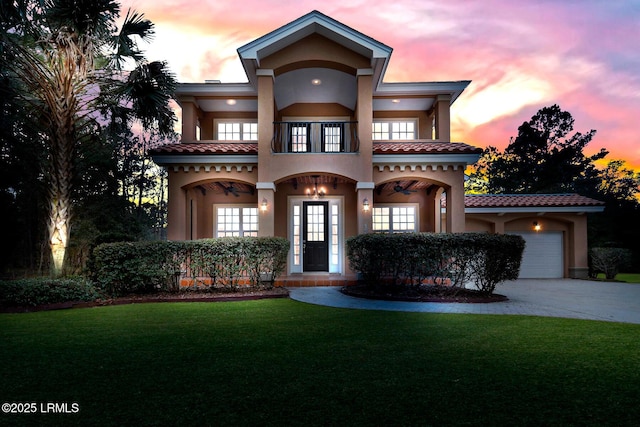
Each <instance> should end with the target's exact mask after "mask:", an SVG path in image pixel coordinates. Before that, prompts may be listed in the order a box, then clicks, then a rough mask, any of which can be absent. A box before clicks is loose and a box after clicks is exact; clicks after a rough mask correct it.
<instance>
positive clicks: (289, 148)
mask: <svg viewBox="0 0 640 427" xmlns="http://www.w3.org/2000/svg"><path fill="white" fill-rule="evenodd" d="M359 149H360V140H359V139H358V122H273V139H272V140H271V151H272V152H274V153H295V154H305V153H357V152H358V150H359Z"/></svg>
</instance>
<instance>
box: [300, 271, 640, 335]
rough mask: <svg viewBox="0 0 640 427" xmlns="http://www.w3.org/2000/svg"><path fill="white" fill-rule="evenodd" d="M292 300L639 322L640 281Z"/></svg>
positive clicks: (303, 294) (313, 291)
mask: <svg viewBox="0 0 640 427" xmlns="http://www.w3.org/2000/svg"><path fill="white" fill-rule="evenodd" d="M289 291H290V297H291V299H293V300H296V301H301V302H306V303H310V304H318V305H325V306H329V307H338V308H352V309H363V310H391V311H415V312H425V313H468V314H518V315H524V316H546V317H567V318H574V319H592V320H604V321H610V322H624V323H637V324H640V284H629V283H611V282H594V281H588V280H576V279H562V280H557V279H521V280H516V281H513V282H507V283H504V284H502V285H499V286H498V287H497V288H496V293H498V294H502V295H506V296H507V297H508V298H509V300H508V301H505V302H494V303H488V304H462V303H432V302H399V301H375V300H367V299H362V298H354V297H350V296H346V295H344V294H342V293H341V292H340V288H339V287H309V288H289Z"/></svg>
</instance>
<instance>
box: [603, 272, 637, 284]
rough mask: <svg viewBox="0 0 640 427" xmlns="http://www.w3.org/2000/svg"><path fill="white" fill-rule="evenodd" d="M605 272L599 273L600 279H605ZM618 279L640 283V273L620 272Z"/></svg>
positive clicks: (617, 275)
mask: <svg viewBox="0 0 640 427" xmlns="http://www.w3.org/2000/svg"><path fill="white" fill-rule="evenodd" d="M604 278H605V277H604V274H602V273H601V274H598V279H604ZM616 280H619V281H621V282H627V283H640V273H618V274H616Z"/></svg>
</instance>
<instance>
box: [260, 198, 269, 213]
mask: <svg viewBox="0 0 640 427" xmlns="http://www.w3.org/2000/svg"><path fill="white" fill-rule="evenodd" d="M267 206H268V203H267V199H266V198H264V199H262V203H260V210H261V211H262V212H266V211H267Z"/></svg>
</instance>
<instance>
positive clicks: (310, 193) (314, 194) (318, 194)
mask: <svg viewBox="0 0 640 427" xmlns="http://www.w3.org/2000/svg"><path fill="white" fill-rule="evenodd" d="M319 177H320V175H311V178H313V190H312V189H311V188H307V197H309V198H310V199H313V200H318V199H321V198H323V197H324V196H325V194H327V192H326V190H325V189H324V187H320V188H319V189H318V178H319Z"/></svg>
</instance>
